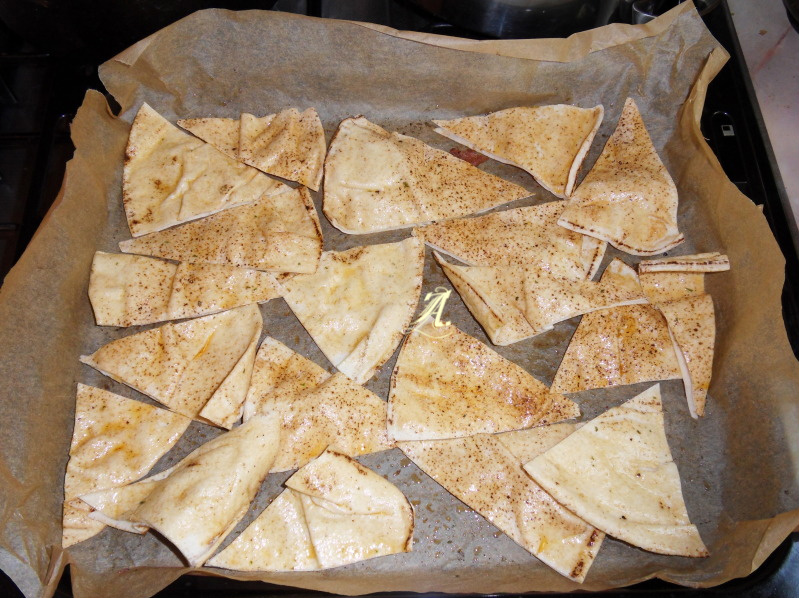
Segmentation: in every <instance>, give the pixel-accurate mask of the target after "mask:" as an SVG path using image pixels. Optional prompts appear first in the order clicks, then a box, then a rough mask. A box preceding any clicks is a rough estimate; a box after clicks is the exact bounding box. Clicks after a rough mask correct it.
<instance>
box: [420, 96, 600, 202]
mask: <svg viewBox="0 0 799 598" xmlns="http://www.w3.org/2000/svg"><path fill="white" fill-rule="evenodd" d="M603 115H604V109H603V108H602V106H595V107H594V108H578V107H577V106H569V105H566V104H556V105H551V106H521V107H518V108H508V109H507V110H500V111H499V112H492V113H491V114H486V115H485V116H469V117H466V118H456V119H453V120H434V121H433V122H434V123H435V124H436V125H438V128H436V129H435V131H436V133H440V134H441V135H444V136H446V137H449V138H450V139H452V140H453V141H456V142H458V143H461V144H463V145H465V146H466V147H469V148H471V149H473V150H476V151H478V152H481V153H483V154H485V155H486V156H489V157H491V158H494V159H495V160H499V161H500V162H504V163H505V164H511V165H513V166H518V167H519V168H522V169H524V170H526V171H527V172H529V173H530V174H531V175H533V178H534V179H535V180H536V182H538V184H539V185H541V186H542V187H544V188H545V189H546V190H547V191H550V192H552V193H554V194H555V195H557V196H558V197H568V196H569V194H571V192H572V189H573V188H574V180H575V178H576V176H577V171H578V170H579V169H580V165H581V164H582V162H583V159H584V158H585V155H586V153H587V152H588V149H589V148H590V147H591V142H592V141H593V139H594V135H596V132H597V129H599V125H600V123H601V122H602V116H603Z"/></svg>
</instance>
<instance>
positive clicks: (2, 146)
mask: <svg viewBox="0 0 799 598" xmlns="http://www.w3.org/2000/svg"><path fill="white" fill-rule="evenodd" d="M224 4H225V2H224V1H221V2H218V3H216V4H214V5H224ZM270 4H272V3H270ZM342 5H343V3H342ZM378 5H379V6H378ZM347 6H348V8H347V10H348V11H349V12H348V14H346V15H344V16H345V18H350V19H356V20H366V21H372V22H379V23H382V24H387V25H391V26H393V27H396V28H398V29H413V30H420V31H428V32H432V33H443V34H450V35H457V36H461V37H475V38H477V37H480V36H479V35H477V34H474V33H473V32H470V31H464V30H461V29H457V28H454V27H452V26H451V25H449V24H447V23H442V22H440V21H439V20H438V19H436V18H435V17H433V16H431V15H428V14H426V13H423V12H421V11H419V10H416V9H415V8H414V7H413V6H411V5H410V4H409V2H407V1H406V0H385V2H370V1H360V2H358V1H355V2H352V3H351V4H350V3H348V4H347ZM358 6H361V7H364V6H366V7H368V9H369V12H368V13H367V14H363V13H360V14H359V13H357V10H358ZM376 6H377V8H375V7H376ZM276 8H279V9H282V10H290V11H292V12H305V13H306V14H312V15H314V16H336V15H330V14H325V10H326V9H325V4H324V3H323V2H322V1H320V0H300V1H292V0H278V2H277V3H276ZM704 19H705V21H706V23H707V25H708V27H709V29H710V30H711V32H712V33H713V34H714V35H715V37H716V38H717V39H718V40H719V42H720V43H721V44H722V45H723V46H724V47H725V48H726V49H727V50H728V51H729V52H730V54H731V56H732V59H731V60H730V62H729V63H728V64H727V65H726V66H725V67H724V68H723V69H722V71H721V72H720V73H719V75H718V76H717V77H716V79H715V80H714V81H713V82H712V83H711V85H710V87H709V89H708V94H707V100H706V104H705V107H704V113H703V117H702V122H701V125H702V132H703V134H704V135H705V138H706V139H707V141H708V143H709V145H710V146H711V148H712V149H713V150H714V152H715V153H716V155H717V156H718V158H719V161H720V162H721V165H722V167H723V168H724V170H725V172H726V174H727V175H728V176H729V177H730V179H731V180H732V182H733V183H735V184H736V185H737V186H738V187H739V188H740V189H741V191H742V192H743V193H744V194H745V195H747V196H748V197H750V198H751V199H752V200H753V201H754V202H755V203H756V204H760V205H762V206H763V211H764V214H765V216H766V218H767V220H768V222H769V224H770V226H771V228H772V231H773V232H774V235H775V237H776V239H777V242H778V243H779V246H780V248H781V249H782V252H783V254H784V256H785V258H786V284H785V287H784V291H783V315H784V318H785V323H786V327H787V330H788V336H789V339H790V341H791V344H792V347H793V349H794V353H795V354H797V355H799V258H798V257H797V255H798V254H799V235H797V231H796V223H795V222H794V220H793V218H792V216H791V211H790V208H789V204H788V200H787V196H786V194H785V190H784V188H783V187H782V184H781V179H780V178H779V173H778V171H777V168H776V162H775V160H774V157H773V154H772V150H771V146H770V144H769V141H768V138H767V136H766V134H765V126H764V125H763V122H762V117H761V115H760V111H759V108H758V106H757V101H756V100H755V99H754V98H755V95H754V91H753V89H752V84H751V81H750V79H749V75H748V71H747V70H746V67H745V63H744V61H743V56H742V54H741V50H740V47H739V45H738V40H737V37H736V35H735V30H734V26H733V23H732V19H731V17H730V13H729V9H728V7H727V5H726V2H722V3H721V4H720V5H719V6H718V7H717V8H715V9H714V10H712V11H710V12H709V13H708V14H707V15H705V16H704ZM126 45H127V43H126V44H125V46H126ZM122 49H124V46H123V47H120V48H118V49H116V51H120V50H122ZM112 54H113V52H112V53H110V54H108V55H112ZM101 61H102V57H96V56H91V55H90V54H87V53H80V52H78V53H75V52H72V53H58V52H46V51H41V50H39V49H37V48H36V47H33V46H31V45H30V44H29V43H27V42H25V41H23V40H22V39H20V38H19V37H17V36H16V35H15V34H14V33H12V32H11V31H9V30H8V29H7V28H6V27H5V26H4V25H3V23H2V21H0V280H2V278H4V277H5V274H6V273H7V272H8V270H9V269H10V268H11V266H12V265H13V264H14V262H15V261H16V260H17V259H19V256H20V255H21V254H22V252H23V251H24V248H25V247H26V245H27V244H28V242H29V241H30V239H31V238H32V236H33V234H34V233H35V231H36V228H37V227H38V226H39V223H40V222H41V221H42V218H43V217H44V216H45V214H46V213H47V210H48V209H49V207H50V206H51V204H52V202H53V201H54V199H55V198H56V196H57V193H58V190H59V188H60V185H61V181H62V179H63V175H64V169H65V165H66V161H67V160H68V159H69V158H70V157H71V155H72V152H73V150H74V148H73V146H72V143H71V141H70V138H69V123H70V122H71V121H72V118H73V117H74V115H75V112H76V111H77V108H78V106H79V105H80V104H81V102H82V100H83V95H84V93H85V91H86V90H87V89H89V88H92V89H100V90H102V89H103V87H102V84H101V83H100V81H99V79H98V77H97V65H98V64H99V62H101ZM109 103H110V104H111V105H112V106H114V105H115V102H114V101H113V99H112V98H110V97H109ZM324 595H325V594H323V593H321V592H311V591H305V590H300V589H297V588H289V587H282V586H273V585H270V584H264V583H260V582H236V581H233V580H228V579H224V578H215V577H196V576H184V577H182V578H181V579H179V580H177V581H176V582H174V583H173V584H171V585H170V586H168V587H167V588H166V589H164V590H163V591H162V592H159V593H158V594H157V596H158V597H159V598H182V597H188V596H191V597H195V596H203V597H213V598H216V597H223V596H224V597H239V596H242V597H243V596H308V597H310V596H324ZM400 595H402V594H398V593H383V594H376V595H374V596H379V597H381V598H382V597H385V598H389V597H393V596H400ZM407 595H409V596H410V595H411V594H407ZM427 595H428V596H439V595H440V594H432V593H431V594H427ZM549 595H554V594H549ZM602 595H603V596H608V597H616V596H618V597H622V596H625V597H626V596H630V595H647V596H651V595H654V596H659V597H662V598H671V597H675V598H676V597H678V596H679V597H684V596H688V597H714V596H730V597H753V598H761V597H763V598H765V597H775V598H783V597H784V598H788V597H794V596H799V534H798V533H794V534H791V536H790V537H789V538H788V539H786V541H785V542H784V543H783V544H782V545H780V547H779V548H778V549H777V550H776V551H775V552H774V553H772V554H771V555H770V556H769V557H768V558H767V559H766V561H765V562H764V563H763V565H762V566H761V567H760V568H759V569H758V570H757V571H755V572H754V573H753V574H752V575H750V576H749V577H747V578H744V579H739V580H733V581H730V582H728V583H725V584H723V585H721V586H717V587H715V588H708V589H703V590H694V589H690V588H684V587H681V586H675V585H673V584H669V583H665V582H662V581H659V580H650V581H647V582H644V583H642V584H637V585H635V586H632V587H629V588H623V589H619V590H615V591H611V592H605V593H602ZM0 596H8V597H9V598H16V597H18V596H22V594H21V593H20V592H19V591H18V590H17V588H16V586H14V584H13V583H12V582H11V581H10V580H9V579H8V577H6V576H5V575H4V574H3V572H2V571H0ZM56 596H59V597H66V596H71V590H70V585H69V574H68V571H67V572H66V574H65V575H64V578H63V579H62V581H61V583H60V584H59V587H58V589H57V592H56ZM441 596H444V595H441ZM450 596H451V595H450Z"/></svg>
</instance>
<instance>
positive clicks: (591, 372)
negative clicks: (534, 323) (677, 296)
mask: <svg viewBox="0 0 799 598" xmlns="http://www.w3.org/2000/svg"><path fill="white" fill-rule="evenodd" d="M679 377H680V368H679V365H678V363H677V357H676V356H675V354H674V348H673V346H672V342H671V339H670V337H669V329H668V325H667V324H666V320H665V319H664V318H663V316H662V315H661V313H660V312H659V311H658V310H657V308H655V307H653V306H651V305H622V306H618V307H612V308H610V309H600V310H597V311H595V312H591V313H587V314H585V315H584V316H583V318H582V320H580V324H579V326H577V330H575V331H574V336H572V339H571V342H570V343H569V347H568V348H567V349H566V353H565V354H564V355H563V360H562V361H561V362H560V367H558V371H557V373H556V374H555V379H554V380H553V381H552V390H553V391H556V392H562V393H573V392H581V391H583V390H589V389H592V388H606V387H608V386H620V385H625V384H636V383H638V382H655V381H657V380H671V379H673V378H679Z"/></svg>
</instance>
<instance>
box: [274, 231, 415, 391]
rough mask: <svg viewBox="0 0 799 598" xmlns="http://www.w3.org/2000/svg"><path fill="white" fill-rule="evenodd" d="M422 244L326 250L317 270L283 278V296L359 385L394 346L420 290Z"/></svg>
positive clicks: (324, 350)
mask: <svg viewBox="0 0 799 598" xmlns="http://www.w3.org/2000/svg"><path fill="white" fill-rule="evenodd" d="M423 268H424V243H422V242H421V241H420V240H419V239H416V238H413V237H412V238H408V239H405V240H404V241H401V242H399V243H385V244H382V245H369V246H366V247H355V248H353V249H349V250H347V251H326V252H325V253H324V254H322V258H321V260H320V262H319V269H318V270H317V272H316V273H315V274H309V275H306V276H295V277H294V278H292V279H291V280H289V281H288V282H286V283H285V285H284V288H285V293H284V295H283V298H284V299H285V300H286V303H288V305H289V307H291V310H292V311H293V312H294V315H296V316H297V318H298V319H299V321H300V322H301V323H302V325H303V326H304V327H305V329H306V330H307V331H308V333H309V334H310V335H311V337H312V338H313V339H314V341H315V342H316V344H317V345H318V346H319V348H320V349H321V350H322V353H324V354H325V357H327V358H328V359H329V360H330V362H331V363H332V364H333V365H334V366H336V368H338V370H339V371H340V372H342V373H344V374H346V375H347V376H349V377H350V378H352V379H353V380H355V381H356V382H358V383H359V384H363V383H364V382H366V381H367V380H369V378H371V377H372V375H374V373H375V371H376V370H377V368H379V367H380V366H381V365H383V363H385V362H386V360H388V358H389V357H390V356H391V354H392V353H393V352H394V349H396V347H397V345H398V344H399V342H400V340H401V339H402V335H403V334H404V332H405V329H406V328H407V327H408V325H409V324H410V322H411V318H412V317H413V312H414V310H415V309H416V304H417V303H418V302H419V295H420V293H421V291H422V270H423Z"/></svg>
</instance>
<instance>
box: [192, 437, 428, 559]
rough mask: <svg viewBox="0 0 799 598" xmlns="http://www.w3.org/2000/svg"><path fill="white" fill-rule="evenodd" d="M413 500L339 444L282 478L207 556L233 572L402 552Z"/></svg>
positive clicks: (409, 538) (407, 537)
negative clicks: (249, 519)
mask: <svg viewBox="0 0 799 598" xmlns="http://www.w3.org/2000/svg"><path fill="white" fill-rule="evenodd" d="M413 527H414V515H413V507H412V506H411V504H410V503H409V502H408V499H407V498H405V496H404V495H403V494H402V492H401V491H400V490H399V489H398V488H397V487H396V486H394V485H393V484H391V483H390V482H388V481H387V480H385V479H384V478H383V477H382V476H380V475H378V474H376V473H375V472H373V471H371V470H370V469H368V468H366V467H364V466H363V465H361V464H359V463H358V462H357V461H355V460H354V459H352V458H350V457H349V456H346V455H344V454H342V453H340V452H338V451H334V450H327V451H325V452H324V453H322V454H321V455H320V456H319V457H318V458H316V459H314V460H313V461H311V462H310V463H309V464H307V465H305V466H304V467H303V468H301V469H299V470H298V471H297V472H296V473H295V474H294V475H293V476H291V477H290V478H289V479H288V480H286V490H285V491H283V493H281V494H280V495H278V497H277V498H276V499H275V500H274V501H272V503H271V504H270V505H269V506H268V507H267V508H266V509H265V510H264V511H263V512H262V513H261V515H259V516H258V518H257V519H256V520H255V521H253V523H252V524H250V526H249V527H247V529H245V530H244V531H243V532H242V533H241V534H240V535H239V537H238V538H236V539H235V540H234V541H233V542H232V543H231V544H230V545H229V546H227V547H226V548H225V549H224V550H223V551H222V552H220V553H219V554H217V555H216V556H215V557H214V558H212V559H211V560H210V561H208V562H207V564H208V565H209V566H211V567H222V568H226V569H233V570H237V571H297V570H304V571H307V570H315V569H329V568H332V567H341V566H343V565H348V564H351V563H355V562H358V561H363V560H366V559H370V558H375V557H379V556H386V555H389V554H397V553H402V552H409V551H410V550H411V546H412V543H413Z"/></svg>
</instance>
